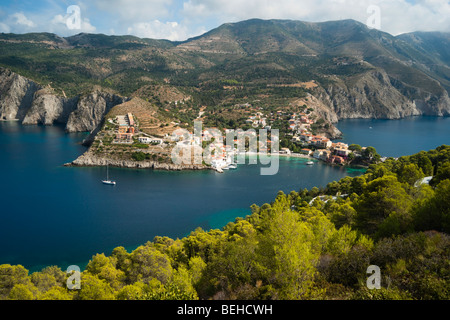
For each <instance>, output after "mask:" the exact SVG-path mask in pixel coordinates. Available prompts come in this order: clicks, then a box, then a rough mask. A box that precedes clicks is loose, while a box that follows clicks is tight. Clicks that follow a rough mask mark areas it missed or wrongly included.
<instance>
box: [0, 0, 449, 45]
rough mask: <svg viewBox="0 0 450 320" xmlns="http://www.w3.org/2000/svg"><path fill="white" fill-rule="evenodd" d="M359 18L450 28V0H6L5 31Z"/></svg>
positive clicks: (177, 35) (163, 35)
mask: <svg viewBox="0 0 450 320" xmlns="http://www.w3.org/2000/svg"><path fill="white" fill-rule="evenodd" d="M252 18H260V19H290V20H302V21H309V22H323V21H330V20H341V19H354V20H357V21H360V22H362V23H364V24H367V26H368V27H370V28H376V29H379V30H382V31H385V32H388V33H390V34H392V35H398V34H402V33H407V32H413V31H446V32H450V1H449V0H362V1H355V0H327V1H325V0H90V1H89V0H83V1H76V0H42V1H31V0H22V1H16V0H0V32H4V33H28V32H51V33H56V34H58V35H60V36H70V35H74V34H78V33H81V32H86V33H103V34H107V35H134V36H138V37H141V38H154V39H168V40H172V41H183V40H186V39H188V38H190V37H194V36H198V35H201V34H203V33H205V32H207V31H209V30H211V29H213V28H216V27H218V26H220V25H221V24H223V23H228V22H238V21H242V20H247V19H252Z"/></svg>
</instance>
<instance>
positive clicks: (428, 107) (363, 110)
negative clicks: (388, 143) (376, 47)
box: [314, 69, 450, 122]
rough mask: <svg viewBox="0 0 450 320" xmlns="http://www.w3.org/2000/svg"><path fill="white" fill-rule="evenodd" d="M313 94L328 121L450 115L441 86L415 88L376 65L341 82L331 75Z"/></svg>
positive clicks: (449, 105)
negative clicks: (426, 89)
mask: <svg viewBox="0 0 450 320" xmlns="http://www.w3.org/2000/svg"><path fill="white" fill-rule="evenodd" d="M412 91H413V92H415V94H414V95H412V94H411V92H412ZM314 94H315V96H316V97H317V98H318V99H319V100H320V101H321V102H322V103H323V104H324V105H326V106H327V107H328V113H329V115H328V116H327V117H326V118H328V119H330V120H331V121H332V122H335V121H337V120H339V119H349V118H374V119H400V118H404V117H408V116H418V115H433V116H449V115H450V100H449V97H448V93H447V91H446V90H445V89H443V88H442V90H441V91H440V92H437V93H430V92H423V91H421V90H420V89H419V88H414V87H410V86H405V85H404V84H403V83H401V82H395V81H394V80H392V79H391V78H390V77H389V76H388V75H387V73H386V72H385V71H384V70H380V69H377V70H371V71H369V72H367V73H365V74H363V75H362V76H358V77H355V78H354V79H347V81H345V82H344V81H342V80H341V79H339V78H337V77H335V78H334V79H333V81H332V84H330V85H328V86H326V87H325V88H322V87H318V88H316V89H315V93H314ZM322 113H323V112H322ZM325 113H327V112H325Z"/></svg>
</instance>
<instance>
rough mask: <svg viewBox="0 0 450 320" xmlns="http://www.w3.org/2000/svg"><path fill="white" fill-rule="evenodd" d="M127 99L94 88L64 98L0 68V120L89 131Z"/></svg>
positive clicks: (69, 130) (71, 130) (75, 130)
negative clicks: (81, 93)
mask: <svg viewBox="0 0 450 320" xmlns="http://www.w3.org/2000/svg"><path fill="white" fill-rule="evenodd" d="M125 101H127V98H124V97H120V96H118V95H116V94H113V93H110V92H106V91H102V90H101V89H93V90H92V91H91V92H90V93H89V94H87V95H84V96H81V97H80V96H76V97H73V98H67V97H63V96H60V95H57V94H55V93H54V90H52V88H51V87H50V86H47V87H44V88H43V87H42V86H41V85H39V84H37V83H35V82H34V81H32V80H30V79H27V78H25V77H23V76H21V75H18V74H16V73H14V72H12V71H11V70H8V69H5V68H0V119H1V120H7V121H9V120H17V121H20V122H21V123H22V124H24V125H37V124H43V125H53V124H55V123H60V124H65V125H66V128H65V129H66V131H67V132H87V131H89V132H91V131H93V130H95V129H96V128H97V127H98V126H99V125H100V124H101V123H102V121H103V118H104V116H105V114H106V113H108V112H109V110H111V109H112V108H113V107H114V106H116V105H118V104H121V103H123V102H125Z"/></svg>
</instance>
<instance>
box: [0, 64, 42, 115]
mask: <svg viewBox="0 0 450 320" xmlns="http://www.w3.org/2000/svg"><path fill="white" fill-rule="evenodd" d="M39 89H40V86H39V85H38V84H36V83H34V82H33V81H31V80H29V79H27V78H25V77H22V76H20V75H18V74H16V73H14V72H12V71H10V70H8V69H4V68H0V119H1V120H16V119H17V120H20V121H22V120H23V119H24V117H25V115H26V113H27V111H28V110H29V109H30V108H31V105H32V103H33V100H34V94H35V92H36V91H37V90H39Z"/></svg>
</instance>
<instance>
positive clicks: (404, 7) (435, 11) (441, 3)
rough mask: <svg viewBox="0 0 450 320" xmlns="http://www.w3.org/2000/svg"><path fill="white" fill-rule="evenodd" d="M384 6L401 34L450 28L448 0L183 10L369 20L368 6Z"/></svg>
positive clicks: (303, 0)
mask: <svg viewBox="0 0 450 320" xmlns="http://www.w3.org/2000/svg"><path fill="white" fill-rule="evenodd" d="M370 5H376V6H379V8H380V13H381V29H382V30H383V31H386V32H389V33H392V34H399V33H402V32H411V31H415V30H426V31H430V30H441V31H450V20H449V19H450V18H449V17H450V3H449V1H448V0H418V1H416V2H415V3H411V2H408V1H406V0H389V1H388V0H362V1H355V0H327V1H325V0H278V1H271V0H247V1H241V0H227V1H222V0H208V1H202V0H186V1H185V2H184V3H183V9H182V10H183V14H184V15H185V16H186V17H188V18H189V19H191V20H193V21H194V20H196V21H201V20H205V19H208V17H209V19H214V18H215V20H216V24H221V23H225V22H236V21H240V20H246V19H250V18H261V19H293V20H305V21H311V22H321V21H328V20H341V19H355V20H357V21H360V22H362V23H366V22H367V19H368V18H369V16H370V14H369V13H368V12H367V8H368V7H369V6H370Z"/></svg>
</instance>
